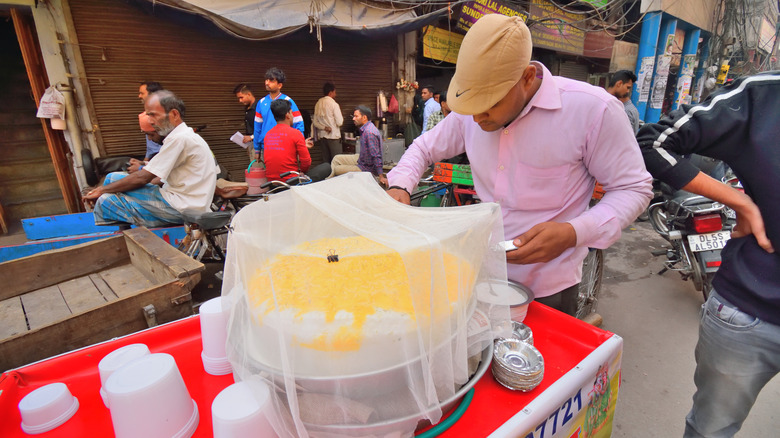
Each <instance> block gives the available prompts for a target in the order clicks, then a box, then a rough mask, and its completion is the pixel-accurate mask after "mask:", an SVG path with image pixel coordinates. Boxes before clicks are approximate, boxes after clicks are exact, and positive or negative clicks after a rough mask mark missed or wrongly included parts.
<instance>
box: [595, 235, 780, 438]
mask: <svg viewBox="0 0 780 438" xmlns="http://www.w3.org/2000/svg"><path fill="white" fill-rule="evenodd" d="M665 243H666V241H665V240H663V239H662V238H661V237H660V236H658V235H657V234H656V233H655V232H654V231H653V230H652V227H651V226H650V224H649V223H647V222H636V223H634V224H633V225H632V226H630V227H629V228H627V229H625V230H623V236H622V237H621V239H620V241H618V242H617V243H616V244H614V245H613V246H612V247H610V248H609V249H608V250H606V251H605V255H606V258H605V272H604V283H603V285H602V292H601V299H600V302H599V304H598V308H597V311H598V313H600V314H601V316H602V317H603V319H604V322H603V324H602V326H601V327H602V328H603V329H605V330H609V331H611V332H614V333H616V334H618V335H620V336H621V337H622V338H623V342H624V345H623V363H622V380H621V385H620V393H619V396H618V404H617V410H616V413H615V422H614V425H613V431H612V437H614V438H637V437H664V438H666V437H681V436H682V434H683V430H684V428H685V415H686V414H687V413H688V411H689V410H690V408H691V403H692V401H691V400H692V399H691V397H692V396H693V393H694V390H695V386H694V384H693V372H694V369H695V360H694V348H695V346H696V341H697V339H698V319H699V310H700V308H701V305H702V303H703V302H704V298H703V297H702V295H701V293H700V292H699V291H697V290H695V289H694V287H693V283H692V282H691V281H683V280H682V279H681V278H680V274H679V273H677V272H672V271H668V272H666V273H665V274H663V275H657V274H658V272H659V271H660V270H661V269H662V268H663V265H662V261H663V259H664V258H665V257H664V256H660V257H653V256H652V255H651V253H650V252H651V251H652V250H655V249H658V248H661V247H663V246H664V244H665ZM778 405H780V378H777V377H776V378H775V379H773V380H772V381H770V382H769V384H768V385H767V386H766V387H765V388H764V390H763V391H762V392H761V394H760V395H759V397H758V400H757V401H756V404H755V406H754V407H753V410H752V411H751V412H750V415H749V416H748V418H747V420H746V421H745V424H744V425H743V427H742V430H741V431H740V433H738V434H737V437H745V438H747V437H750V438H754V437H776V436H778V430H780V411H778V410H777V406H778Z"/></svg>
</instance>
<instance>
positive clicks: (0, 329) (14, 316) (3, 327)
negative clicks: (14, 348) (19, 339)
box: [0, 297, 27, 339]
mask: <svg viewBox="0 0 780 438" xmlns="http://www.w3.org/2000/svg"><path fill="white" fill-rule="evenodd" d="M0 321H2V324H0V339H5V338H10V337H11V336H14V335H17V334H19V333H24V332H26V331H27V321H26V320H25V318H24V309H23V308H22V299H21V298H19V297H13V298H9V299H7V300H3V301H0Z"/></svg>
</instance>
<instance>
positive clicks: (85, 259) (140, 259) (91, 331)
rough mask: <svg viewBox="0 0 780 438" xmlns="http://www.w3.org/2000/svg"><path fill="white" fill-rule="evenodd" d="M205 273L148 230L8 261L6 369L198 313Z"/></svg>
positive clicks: (3, 295)
mask: <svg viewBox="0 0 780 438" xmlns="http://www.w3.org/2000/svg"><path fill="white" fill-rule="evenodd" d="M203 270H204V266H203V264H202V263H200V262H198V261H196V260H193V259H191V258H189V257H187V256H185V255H184V254H183V253H181V252H180V251H178V250H177V249H176V248H174V247H172V246H171V245H169V244H167V243H166V242H165V241H163V240H162V239H160V238H159V237H157V236H156V235H154V234H153V233H152V232H150V231H149V230H147V229H146V228H134V229H131V230H127V231H124V232H123V233H122V234H121V235H117V236H115V237H110V238H106V239H102V240H98V241H94V242H89V243H84V244H81V245H76V246H72V247H68V248H63V249H58V250H53V251H47V252H44V253H40V254H36V255H33V256H29V257H24V258H21V259H17V260H12V261H9V262H5V263H0V278H2V279H3V280H4V284H3V287H2V288H1V289H0V321H2V324H0V370H7V369H10V368H14V367H18V366H21V365H24V364H27V363H30V362H34V361H37V360H40V359H44V358H47V357H50V356H53V355H56V354H60V353H64V352H67V351H70V350H74V349H77V348H81V347H84V346H87V345H91V344H94V343H96V342H101V341H105V340H108V339H111V338H114V337H117V336H123V335H126V334H129V333H132V332H136V331H138V330H142V329H145V328H147V327H148V326H150V325H154V324H156V323H165V322H169V321H173V320H175V319H179V318H182V317H185V316H187V315H191V314H192V313H193V311H192V297H191V295H190V292H191V290H192V288H193V287H194V286H195V285H196V284H197V283H198V282H199V281H200V275H201V274H200V273H201V271H203ZM150 306H153V307H150ZM144 309H146V311H145V310H144Z"/></svg>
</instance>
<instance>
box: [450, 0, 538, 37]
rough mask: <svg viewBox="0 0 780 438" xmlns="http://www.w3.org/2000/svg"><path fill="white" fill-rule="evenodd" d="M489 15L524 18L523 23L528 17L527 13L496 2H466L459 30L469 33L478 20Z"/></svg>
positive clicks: (462, 7)
mask: <svg viewBox="0 0 780 438" xmlns="http://www.w3.org/2000/svg"><path fill="white" fill-rule="evenodd" d="M487 14H501V15H506V16H507V17H514V16H518V17H522V18H523V21H525V20H526V18H527V17H528V15H526V13H525V12H523V11H520V10H519V9H516V8H514V7H511V6H507V5H505V4H503V3H501V2H499V1H496V0H476V1H473V2H466V3H465V4H463V6H461V8H460V16H459V17H458V24H457V28H458V29H462V30H464V31H468V30H469V29H471V26H472V25H474V23H476V22H477V20H479V19H480V18H482V16H483V15H487Z"/></svg>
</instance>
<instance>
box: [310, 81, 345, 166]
mask: <svg viewBox="0 0 780 438" xmlns="http://www.w3.org/2000/svg"><path fill="white" fill-rule="evenodd" d="M322 95H323V96H322V97H321V98H320V100H318V101H317V104H316V105H314V119H313V120H312V124H313V125H314V128H315V129H316V130H317V131H316V133H317V141H316V142H315V144H316V145H317V146H319V148H320V151H322V161H323V162H325V163H330V161H331V160H332V159H333V157H335V156H336V155H338V154H340V153H341V129H340V128H341V125H343V124H344V116H343V115H342V114H341V107H340V106H339V104H338V102H336V86H335V85H333V84H332V83H330V82H326V83H325V85H323V86H322Z"/></svg>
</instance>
